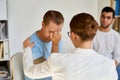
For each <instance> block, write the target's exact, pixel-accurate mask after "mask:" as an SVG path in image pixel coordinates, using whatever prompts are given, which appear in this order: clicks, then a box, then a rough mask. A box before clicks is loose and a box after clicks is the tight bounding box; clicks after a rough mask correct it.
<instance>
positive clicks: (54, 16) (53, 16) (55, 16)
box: [43, 10, 64, 25]
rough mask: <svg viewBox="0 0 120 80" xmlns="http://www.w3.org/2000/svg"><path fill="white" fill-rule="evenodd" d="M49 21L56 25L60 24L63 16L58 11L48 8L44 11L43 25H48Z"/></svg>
mask: <svg viewBox="0 0 120 80" xmlns="http://www.w3.org/2000/svg"><path fill="white" fill-rule="evenodd" d="M50 21H53V22H54V23H56V24H57V25H60V24H62V23H63V22H64V17H63V15H62V14H61V13H60V12H58V11H55V10H49V11H47V12H46V13H45V15H44V17H43V22H44V23H45V25H48V24H49V22H50Z"/></svg>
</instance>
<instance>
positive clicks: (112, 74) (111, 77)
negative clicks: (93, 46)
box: [109, 61, 118, 80]
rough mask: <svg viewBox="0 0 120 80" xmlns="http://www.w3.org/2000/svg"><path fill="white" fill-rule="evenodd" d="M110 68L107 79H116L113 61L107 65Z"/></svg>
mask: <svg viewBox="0 0 120 80" xmlns="http://www.w3.org/2000/svg"><path fill="white" fill-rule="evenodd" d="M109 68H111V69H110V75H109V80H118V74H117V71H116V66H115V62H114V61H112V62H111V65H110V66H109Z"/></svg>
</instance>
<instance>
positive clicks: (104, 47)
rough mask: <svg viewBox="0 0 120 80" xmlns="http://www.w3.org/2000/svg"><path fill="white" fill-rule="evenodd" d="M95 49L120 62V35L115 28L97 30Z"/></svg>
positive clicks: (94, 41)
mask: <svg viewBox="0 0 120 80" xmlns="http://www.w3.org/2000/svg"><path fill="white" fill-rule="evenodd" d="M93 49H94V50H95V51H97V52H98V53H100V54H102V55H104V56H107V57H109V58H110V59H114V60H116V61H117V62H120V35H119V33H117V32H116V31H114V30H113V29H111V30H110V31H109V32H102V31H100V30H98V31H97V34H96V36H95V37H94V39H93Z"/></svg>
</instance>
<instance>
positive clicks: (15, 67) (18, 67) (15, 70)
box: [10, 52, 24, 80]
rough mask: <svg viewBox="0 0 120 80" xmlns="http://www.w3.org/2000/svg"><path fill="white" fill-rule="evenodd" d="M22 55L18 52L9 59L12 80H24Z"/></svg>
mask: <svg viewBox="0 0 120 80" xmlns="http://www.w3.org/2000/svg"><path fill="white" fill-rule="evenodd" d="M22 60H23V53H22V52H18V53H16V54H15V55H13V56H12V57H11V60H10V61H11V68H12V77H13V80H24V72H23V63H22Z"/></svg>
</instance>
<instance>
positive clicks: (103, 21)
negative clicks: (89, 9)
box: [93, 7, 120, 78]
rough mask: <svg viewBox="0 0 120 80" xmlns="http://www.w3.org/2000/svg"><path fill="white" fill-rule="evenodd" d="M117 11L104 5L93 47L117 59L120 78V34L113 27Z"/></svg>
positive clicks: (116, 63)
mask: <svg viewBox="0 0 120 80" xmlns="http://www.w3.org/2000/svg"><path fill="white" fill-rule="evenodd" d="M114 18H115V11H114V10H113V9H112V8H111V7H104V8H103V9H102V12H101V17H100V26H99V28H98V30H97V34H96V36H95V38H94V40H93V48H94V50H96V51H97V52H98V53H101V54H102V55H104V56H106V57H109V58H111V59H113V60H114V61H115V65H116V67H117V72H118V76H119V78H120V65H119V63H120V35H119V33H118V32H116V31H115V30H113V29H112V25H111V24H112V23H113V21H114Z"/></svg>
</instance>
